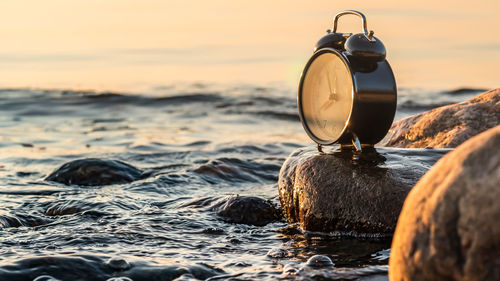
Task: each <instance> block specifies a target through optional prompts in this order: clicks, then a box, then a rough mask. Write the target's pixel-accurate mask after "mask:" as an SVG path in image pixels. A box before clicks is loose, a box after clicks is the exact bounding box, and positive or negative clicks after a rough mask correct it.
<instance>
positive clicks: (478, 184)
mask: <svg viewBox="0 0 500 281" xmlns="http://www.w3.org/2000/svg"><path fill="white" fill-rule="evenodd" d="M499 147H500V126H497V127H495V128H493V129H491V130H488V131H486V132H484V133H482V134H480V135H478V136H476V137H474V138H472V139H471V140H469V141H467V142H466V143H464V144H463V145H461V146H459V147H458V148H457V149H456V150H455V151H453V152H451V153H450V154H448V155H446V156H445V157H444V158H443V159H441V160H440V161H439V162H438V163H436V165H435V166H434V167H432V169H431V170H430V171H429V172H428V173H426V174H425V176H424V177H422V179H421V180H420V181H419V182H418V184H417V185H416V186H415V187H414V188H413V190H412V191H411V192H410V194H409V195H408V198H407V199H406V202H405V203H404V207H403V210H402V212H401V215H400V217H399V221H398V225H397V228H396V232H395V235H394V239H393V243H392V252H391V258H390V270H389V274H390V279H391V280H392V281H396V280H500V223H499V218H500V204H499V202H498V200H499V199H500V150H499Z"/></svg>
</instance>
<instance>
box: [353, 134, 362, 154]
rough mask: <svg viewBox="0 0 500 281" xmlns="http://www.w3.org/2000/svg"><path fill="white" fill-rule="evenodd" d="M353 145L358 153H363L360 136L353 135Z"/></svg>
mask: <svg viewBox="0 0 500 281" xmlns="http://www.w3.org/2000/svg"><path fill="white" fill-rule="evenodd" d="M352 145H354V148H356V151H361V143H360V142H359V139H358V136H356V134H355V133H352Z"/></svg>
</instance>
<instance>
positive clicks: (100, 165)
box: [45, 158, 144, 186]
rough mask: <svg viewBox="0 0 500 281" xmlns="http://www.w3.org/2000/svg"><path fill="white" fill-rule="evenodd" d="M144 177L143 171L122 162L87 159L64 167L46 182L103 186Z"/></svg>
mask: <svg viewBox="0 0 500 281" xmlns="http://www.w3.org/2000/svg"><path fill="white" fill-rule="evenodd" d="M143 177H144V172H143V171H141V170H139V169H137V168H136V167H134V166H132V165H130V164H127V163H124V162H122V161H118V160H107V159H98V158H86V159H78V160H74V161H71V162H68V163H66V164H64V165H62V166H61V167H60V168H59V169H57V170H56V171H54V172H52V173H51V174H50V175H49V176H48V177H47V178H46V179H45V180H47V181H54V182H59V183H64V184H66V185H72V184H75V185H87V186H101V185H109V184H119V183H129V182H133V181H136V180H139V179H141V178H143Z"/></svg>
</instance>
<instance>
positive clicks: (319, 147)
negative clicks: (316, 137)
mask: <svg viewBox="0 0 500 281" xmlns="http://www.w3.org/2000/svg"><path fill="white" fill-rule="evenodd" d="M316 148H317V149H318V152H319V153H321V154H323V153H324V152H323V146H321V144H319V143H318V146H317V147H316Z"/></svg>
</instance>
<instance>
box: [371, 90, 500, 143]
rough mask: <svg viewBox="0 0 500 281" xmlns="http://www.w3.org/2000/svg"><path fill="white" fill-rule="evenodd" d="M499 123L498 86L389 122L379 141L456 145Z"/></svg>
mask: <svg viewBox="0 0 500 281" xmlns="http://www.w3.org/2000/svg"><path fill="white" fill-rule="evenodd" d="M499 124H500V88H499V89H494V90H491V91H487V92H484V93H482V94H480V95H477V96H475V97H473V98H471V99H469V100H467V101H465V102H462V103H458V104H452V105H448V106H442V107H438V108H435V109H433V110H430V111H427V112H424V113H421V114H417V115H414V116H411V117H408V118H405V119H403V120H400V121H398V122H396V123H394V124H393V125H392V127H391V128H390V130H389V133H388V134H387V136H386V137H385V138H384V139H383V140H382V141H381V142H380V143H379V145H380V146H390V147H414V148H416V147H419V148H424V147H457V146H458V145H460V144H461V143H463V142H465V141H467V140H468V139H470V138H471V137H473V136H475V135H477V134H479V133H481V132H483V131H486V130H488V129H490V128H493V127H495V126H497V125H499Z"/></svg>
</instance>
